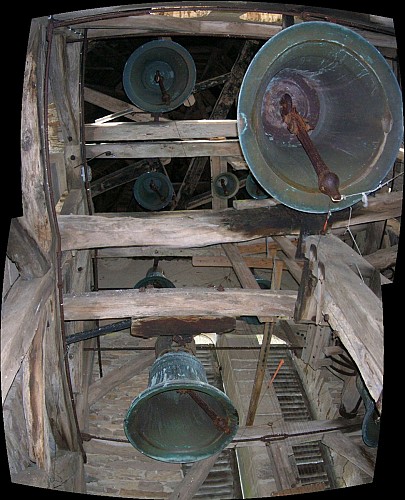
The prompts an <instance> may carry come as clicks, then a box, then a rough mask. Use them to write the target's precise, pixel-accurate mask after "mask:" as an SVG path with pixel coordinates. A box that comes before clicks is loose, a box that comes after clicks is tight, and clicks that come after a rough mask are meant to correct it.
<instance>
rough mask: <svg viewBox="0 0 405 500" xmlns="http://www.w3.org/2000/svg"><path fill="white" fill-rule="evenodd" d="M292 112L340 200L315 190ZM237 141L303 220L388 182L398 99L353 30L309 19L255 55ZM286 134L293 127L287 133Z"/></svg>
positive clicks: (399, 134)
mask: <svg viewBox="0 0 405 500" xmlns="http://www.w3.org/2000/svg"><path fill="white" fill-rule="evenodd" d="M286 95H288V96H289V99H290V101H289V102H290V104H292V106H293V108H295V110H296V112H297V113H298V114H299V116H300V117H301V118H302V120H303V122H302V123H303V126H304V125H307V127H308V129H307V135H308V136H309V138H310V140H311V142H312V144H313V146H314V147H315V148H316V150H317V153H318V154H319V156H320V157H321V159H322V160H323V162H324V163H325V164H326V166H327V167H328V169H329V170H330V171H331V172H332V173H334V174H335V175H336V176H337V177H338V180H339V182H340V186H339V189H340V195H341V199H340V201H336V200H337V199H338V198H337V197H335V198H334V199H332V197H330V196H327V195H326V194H324V193H323V192H321V190H320V188H319V185H318V181H319V177H318V174H317V173H316V170H315V168H314V166H313V163H312V162H311V161H310V157H309V155H308V153H307V152H306V149H304V146H303V142H302V141H300V140H299V138H298V136H297V135H295V133H294V132H292V131H290V129H289V128H288V124H287V122H286V119H287V118H290V117H291V115H290V114H289V110H290V109H291V107H289V106H290V104H289V102H288V99H286V97H285V96H286ZM237 120H238V134H239V140H240V145H241V149H242V152H243V155H244V157H245V160H246V162H247V164H248V166H249V168H250V171H251V172H252V174H253V176H254V177H255V179H256V180H257V181H258V183H259V184H260V186H261V187H262V188H263V189H264V190H265V191H266V192H267V193H269V194H270V195H271V196H273V197H274V198H275V199H277V200H278V201H280V202H281V203H283V204H285V205H287V206H289V207H291V208H294V209H297V210H301V211H304V212H312V213H325V212H328V211H329V210H331V211H335V210H341V209H343V208H347V207H349V206H351V205H353V204H354V203H356V202H358V201H360V200H361V199H362V193H365V194H367V193H369V192H371V191H373V190H376V189H377V188H378V186H379V185H380V183H381V182H382V181H383V180H384V179H385V177H386V176H387V175H388V174H389V172H390V170H391V169H392V167H393V164H394V162H395V160H396V157H397V154H398V151H399V148H400V145H401V142H402V138H403V110H402V95H401V91H400V88H399V85H398V82H397V80H396V77H395V75H394V74H393V72H392V70H391V68H390V67H389V65H388V64H387V62H386V61H385V59H384V57H383V56H382V55H381V54H380V52H379V51H378V50H377V49H376V48H375V47H374V46H373V45H371V44H370V43H369V42H368V41H367V40H365V39H364V38H363V37H361V36H360V35H358V34H357V33H356V32H354V31H352V30H350V29H348V28H345V27H343V26H339V25H337V24H334V23H329V22H322V21H311V22H302V23H299V24H295V25H293V26H290V27H288V28H286V29H283V30H282V31H280V32H279V33H278V34H276V35H275V36H273V37H272V38H271V39H270V40H269V41H267V42H266V43H265V44H264V45H263V46H262V48H261V49H260V50H259V51H258V52H257V54H256V56H255V57H254V58H253V60H252V62H251V63H250V65H249V68H248V70H247V71H246V74H245V76H244V79H243V82H242V86H241V89H240V93H239V97H238V107H237ZM291 128H292V127H291Z"/></svg>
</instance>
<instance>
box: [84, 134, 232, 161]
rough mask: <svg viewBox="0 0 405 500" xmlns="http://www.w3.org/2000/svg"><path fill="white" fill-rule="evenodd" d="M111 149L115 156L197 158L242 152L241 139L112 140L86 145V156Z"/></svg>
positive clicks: (100, 153) (90, 156)
mask: <svg viewBox="0 0 405 500" xmlns="http://www.w3.org/2000/svg"><path fill="white" fill-rule="evenodd" d="M107 151H109V152H110V153H111V154H112V155H114V158H159V157H164V158H195V157H199V156H230V155H231V156H232V155H234V156H237V155H240V154H242V152H241V149H240V145H239V140H237V139H219V140H203V139H188V140H182V141H178V140H173V141H144V142H136V141H134V142H120V143H118V142H110V143H105V144H90V143H88V144H87V145H86V157H87V158H94V157H95V156H98V155H102V154H103V153H106V152H107Z"/></svg>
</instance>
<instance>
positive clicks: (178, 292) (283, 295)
mask: <svg viewBox="0 0 405 500" xmlns="http://www.w3.org/2000/svg"><path fill="white" fill-rule="evenodd" d="M296 298H297V293H296V292H295V291H287V290H280V291H278V290H249V289H247V288H246V289H240V288H228V289H224V290H223V291H222V289H221V290H217V289H215V288H214V289H213V288H156V289H146V290H145V291H143V292H142V291H140V290H138V289H127V290H102V291H99V292H88V293H81V294H65V296H64V313H65V320H66V321H70V320H79V319H89V320H90V319H110V318H117V319H118V318H130V317H139V318H141V317H151V316H159V317H171V316H190V315H195V316H212V315H213V314H216V311H218V314H220V315H222V316H231V317H238V316H275V317H281V318H282V319H285V318H291V317H292V315H293V312H294V306H295V301H296Z"/></svg>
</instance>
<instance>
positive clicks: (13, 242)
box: [7, 217, 50, 279]
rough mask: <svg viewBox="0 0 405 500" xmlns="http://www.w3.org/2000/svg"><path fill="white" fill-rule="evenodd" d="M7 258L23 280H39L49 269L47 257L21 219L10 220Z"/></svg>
mask: <svg viewBox="0 0 405 500" xmlns="http://www.w3.org/2000/svg"><path fill="white" fill-rule="evenodd" d="M7 256H8V257H9V259H10V260H11V261H12V262H14V264H15V265H16V267H17V269H18V271H19V273H20V275H21V277H22V278H23V279H30V278H40V277H41V276H43V275H44V274H46V273H47V271H48V270H49V268H50V262H49V257H47V256H45V255H44V254H43V253H42V250H41V248H40V247H39V246H38V245H37V243H36V241H35V240H34V238H33V237H32V236H31V234H30V232H29V228H27V227H26V226H25V225H24V218H23V217H18V218H14V219H12V220H11V223H10V232H9V236H8V245H7Z"/></svg>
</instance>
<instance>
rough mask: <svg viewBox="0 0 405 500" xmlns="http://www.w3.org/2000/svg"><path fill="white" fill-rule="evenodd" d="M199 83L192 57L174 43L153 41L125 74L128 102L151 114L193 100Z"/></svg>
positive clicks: (133, 58) (132, 60) (137, 53)
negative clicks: (196, 85) (189, 99)
mask: <svg viewBox="0 0 405 500" xmlns="http://www.w3.org/2000/svg"><path fill="white" fill-rule="evenodd" d="M195 80H196V68H195V64H194V61H193V58H192V57H191V55H190V53H189V52H188V51H187V50H186V49H185V48H184V47H183V46H181V45H180V44H178V43H176V42H172V41H170V40H153V41H151V42H148V43H145V44H144V45H142V46H141V47H139V48H138V49H136V50H135V51H134V52H133V53H132V54H131V56H130V57H129V58H128V60H127V62H126V64H125V67H124V73H123V86H124V90H125V92H126V94H127V96H128V98H129V99H130V100H131V102H132V103H133V104H135V106H138V107H139V108H140V109H142V110H144V111H149V112H150V113H165V112H168V111H171V110H173V109H176V108H177V107H179V106H180V105H181V104H183V102H184V101H185V100H186V99H187V98H188V97H190V95H191V93H192V91H193V89H194V85H195Z"/></svg>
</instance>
